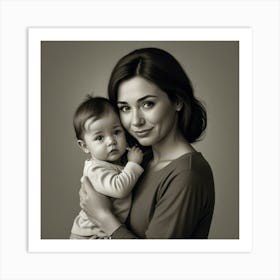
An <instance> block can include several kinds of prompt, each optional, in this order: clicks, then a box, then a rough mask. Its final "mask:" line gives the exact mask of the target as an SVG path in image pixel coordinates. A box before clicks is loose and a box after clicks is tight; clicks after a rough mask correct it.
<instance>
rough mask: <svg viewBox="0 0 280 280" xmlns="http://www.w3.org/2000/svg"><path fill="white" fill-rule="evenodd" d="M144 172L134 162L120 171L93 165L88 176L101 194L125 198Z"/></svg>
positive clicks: (105, 166)
mask: <svg viewBox="0 0 280 280" xmlns="http://www.w3.org/2000/svg"><path fill="white" fill-rule="evenodd" d="M143 171H144V170H143V168H142V167H141V166H140V165H139V164H137V163H134V162H128V163H127V164H126V165H125V167H124V168H123V169H122V170H120V171H118V170H117V169H116V168H113V167H110V166H107V165H104V166H102V165H93V166H92V167H91V168H89V170H88V174H87V176H88V177H89V179H90V180H91V183H92V185H93V187H94V189H95V190H96V191H98V192H99V193H102V194H104V195H107V196H110V197H114V198H124V197H126V196H127V195H128V194H129V193H130V192H131V190H132V189H133V187H134V185H135V184H136V182H137V180H138V179H139V177H140V176H141V174H142V173H143Z"/></svg>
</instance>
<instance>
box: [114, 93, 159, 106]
mask: <svg viewBox="0 0 280 280" xmlns="http://www.w3.org/2000/svg"><path fill="white" fill-rule="evenodd" d="M151 97H154V98H155V97H157V96H155V95H150V94H149V95H145V96H143V97H141V98H139V99H138V100H137V103H139V102H141V101H143V100H145V99H147V98H151ZM118 104H127V102H126V101H118Z"/></svg>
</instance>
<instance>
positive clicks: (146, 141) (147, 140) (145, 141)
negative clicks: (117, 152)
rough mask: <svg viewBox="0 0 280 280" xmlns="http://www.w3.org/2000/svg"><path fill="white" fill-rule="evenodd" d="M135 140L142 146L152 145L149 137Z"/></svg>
mask: <svg viewBox="0 0 280 280" xmlns="http://www.w3.org/2000/svg"><path fill="white" fill-rule="evenodd" d="M137 141H138V143H139V144H140V145H142V146H152V145H153V141H152V139H151V138H137Z"/></svg>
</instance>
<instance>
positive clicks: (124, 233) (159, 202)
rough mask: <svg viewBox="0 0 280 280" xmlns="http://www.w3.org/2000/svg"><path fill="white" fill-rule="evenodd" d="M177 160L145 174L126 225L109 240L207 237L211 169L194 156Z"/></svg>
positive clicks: (209, 222) (212, 194) (210, 204)
mask: <svg viewBox="0 0 280 280" xmlns="http://www.w3.org/2000/svg"><path fill="white" fill-rule="evenodd" d="M183 159H184V160H183ZM177 163H178V164H175V163H174V164H173V165H170V166H169V167H167V168H165V169H163V170H162V171H161V172H148V173H145V175H144V177H142V180H141V182H140V183H139V184H138V186H137V189H136V190H135V192H134V198H133V202H132V209H131V212H130V217H129V223H128V226H127V227H125V226H124V225H123V226H121V227H120V228H118V229H117V230H116V231H115V232H114V233H113V235H112V238H113V239H115V238H116V239H131V238H142V239H171V238H172V239H183V238H185V239H186V238H196V239H198V238H207V236H208V232H209V228H210V224H211V220H212V215H213V209H214V202H215V194H214V181H213V175H212V171H211V168H210V167H209V165H208V163H207V162H206V161H205V160H204V159H202V160H201V158H200V156H198V155H196V157H195V155H193V157H191V158H187V156H186V157H184V158H182V159H181V160H178V161H177Z"/></svg>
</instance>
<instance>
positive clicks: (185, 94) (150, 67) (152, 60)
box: [108, 48, 207, 143]
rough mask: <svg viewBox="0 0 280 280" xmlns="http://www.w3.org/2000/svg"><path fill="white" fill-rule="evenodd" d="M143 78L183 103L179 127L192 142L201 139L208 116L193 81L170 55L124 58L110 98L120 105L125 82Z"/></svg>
mask: <svg viewBox="0 0 280 280" xmlns="http://www.w3.org/2000/svg"><path fill="white" fill-rule="evenodd" d="M135 76H141V77H143V78H145V79H147V80H149V81H150V82H152V83H154V84H156V85H157V86H158V87H159V88H160V89H161V90H163V91H164V92H165V93H166V94H167V95H168V97H169V99H170V100H171V102H175V101H176V100H181V101H182V102H183V108H182V109H181V111H179V115H178V126H179V128H180V129H181V131H182V133H183V135H184V137H185V139H186V140H187V141H188V142H189V143H193V142H196V141H198V140H199V138H200V136H201V135H202V134H203V132H204V130H205V129H206V126H207V114H206V110H205V108H204V106H203V105H202V104H201V102H200V101H199V100H198V99H196V98H195V96H194V93H193V87H192V84H191V81H190V79H189V78H188V76H187V74H186V73H185V71H184V70H183V68H182V66H181V65H180V64H179V62H178V61H177V60H176V59H175V58H174V57H173V56H172V55H171V54H169V53H168V52H166V51H164V50H161V49H158V48H142V49H137V50H134V51H133V52H131V53H129V54H127V55H126V56H124V57H123V58H121V59H120V60H119V61H118V63H117V64H116V66H115V67H114V69H113V71H112V73H111V77H110V81H109V85H108V94H109V99H110V100H111V101H112V102H113V103H114V104H117V98H118V89H119V86H120V84H121V82H123V81H125V80H129V79H131V78H133V77H135Z"/></svg>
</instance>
